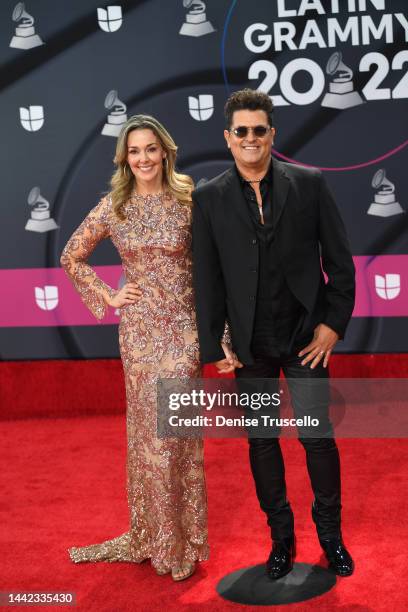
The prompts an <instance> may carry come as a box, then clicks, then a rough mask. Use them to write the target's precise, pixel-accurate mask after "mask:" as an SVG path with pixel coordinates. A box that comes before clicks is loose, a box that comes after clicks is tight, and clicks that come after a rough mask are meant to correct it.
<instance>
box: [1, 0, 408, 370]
mask: <svg viewBox="0 0 408 612" xmlns="http://www.w3.org/2000/svg"><path fill="white" fill-rule="evenodd" d="M0 15H1V20H0V46H1V58H2V59H1V62H2V65H1V76H0V82H1V85H0V86H1V113H0V126H1V127H0V129H1V136H2V138H1V142H0V152H1V156H2V160H1V169H2V190H3V196H2V200H1V206H0V210H1V240H0V251H1V260H0V261H1V263H0V266H1V269H0V279H1V280H0V286H1V300H0V326H1V328H0V338H1V349H0V350H1V358H2V359H27V358H29V359H36V358H58V357H62V358H64V357H69V356H72V357H110V356H117V355H118V341H117V323H118V320H119V313H117V312H114V311H113V310H112V311H111V312H110V313H109V315H108V316H107V318H106V319H105V320H104V321H103V322H102V323H98V322H97V321H96V320H95V319H93V318H92V315H91V314H90V313H89V312H88V311H87V309H86V308H85V306H84V305H83V304H82V302H81V301H80V299H79V297H78V295H77V294H76V293H75V291H74V289H73V288H72V286H71V285H70V283H69V281H68V280H67V279H66V278H65V275H64V273H63V271H62V270H61V268H60V265H59V257H60V254H61V250H62V248H63V246H64V244H65V242H66V241H67V239H68V237H69V236H70V234H71V233H72V231H73V230H74V228H75V227H76V226H77V225H79V223H80V222H81V220H82V219H83V218H84V217H85V215H86V214H87V213H88V211H89V210H90V209H91V208H92V207H93V206H94V205H95V204H96V203H97V202H98V200H99V199H100V197H101V195H102V194H104V193H106V192H107V190H108V181H109V178H110V176H111V173H112V170H113V165H112V158H113V155H114V149H115V143H116V138H117V135H118V132H119V130H120V127H121V125H122V123H123V122H124V121H126V119H127V117H129V116H130V115H132V114H136V113H148V114H152V115H154V116H156V117H157V118H158V119H159V120H160V121H162V122H163V123H164V125H165V126H166V127H167V128H168V129H169V131H170V132H171V134H172V135H173V136H174V138H175V140H176V142H177V143H178V145H179V168H180V170H182V171H183V172H186V173H188V174H190V175H191V176H192V177H193V178H194V180H195V181H196V182H198V181H203V180H208V179H209V178H211V177H213V176H215V175H216V174H219V173H220V172H222V171H223V170H225V169H226V168H228V167H229V165H230V164H231V159H230V157H229V154H228V151H227V150H226V148H225V144H224V139H223V128H224V122H223V105H224V102H225V99H226V97H227V96H228V94H229V93H230V92H231V91H234V90H236V89H240V88H242V87H244V86H249V87H252V88H257V89H260V90H262V91H265V92H267V93H268V94H269V95H270V96H271V97H272V98H273V101H274V104H275V107H276V112H275V124H276V129H277V138H276V142H275V144H276V149H275V151H274V154H275V155H276V156H278V157H279V158H280V159H283V160H285V161H289V162H293V163H301V164H306V165H311V166H317V167H319V168H321V169H322V170H323V171H324V172H325V175H326V178H327V181H328V182H329V184H330V186H331V188H332V190H333V191H334V193H335V195H336V199H337V201H338V204H339V207H340V209H341V211H342V214H343V217H344V220H345V223H346V225H347V229H348V233H349V237H350V241H351V245H352V250H353V255H354V258H355V264H356V268H357V301H356V307H355V311H354V315H353V319H352V322H351V324H350V327H349V331H348V334H347V337H346V339H345V341H344V342H343V343H340V345H339V350H340V351H345V352H353V351H359V352H360V351H361V352H367V351H374V352H393V351H406V350H407V349H408V333H407V331H408V326H407V316H408V237H407V236H408V234H407V210H408V147H407V145H408V140H407V138H408V136H407V125H408V112H407V111H408V46H407V40H408V6H407V3H406V0H256V1H255V2H254V1H253V0H206V1H205V2H204V1H202V0H129V1H119V2H118V4H112V5H106V4H103V3H101V2H98V1H92V0H70V1H69V2H64V1H62V0H60V1H55V0H28V1H27V2H25V3H23V2H18V3H15V2H13V1H12V0H3V1H2V3H1V6H0ZM90 263H91V264H92V265H94V266H95V268H96V270H97V271H98V273H99V274H100V276H101V277H102V278H103V279H104V280H106V281H107V282H108V283H110V284H111V285H112V286H114V287H117V286H119V285H120V284H121V283H122V282H123V278H122V277H121V272H122V271H121V266H120V260H119V257H118V255H117V253H116V251H115V249H114V247H113V246H112V244H111V243H110V242H108V241H105V242H103V243H102V244H100V245H99V246H98V247H97V249H96V251H95V252H94V254H93V255H92V257H91V260H90Z"/></svg>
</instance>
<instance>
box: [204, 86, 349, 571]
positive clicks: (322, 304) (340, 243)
mask: <svg viewBox="0 0 408 612" xmlns="http://www.w3.org/2000/svg"><path fill="white" fill-rule="evenodd" d="M272 111H273V105H272V102H271V100H270V97H269V96H268V95H266V94H264V93H261V92H257V91H253V90H250V89H244V90H242V91H238V92H236V93H234V94H232V95H231V96H230V98H229V99H228V100H227V102H226V105H225V118H226V130H225V132H224V136H225V140H226V142H227V146H228V147H229V149H230V150H231V153H232V155H233V157H234V161H235V164H234V166H233V167H232V168H230V169H229V170H227V171H226V172H224V173H223V174H221V175H220V176H218V177H216V178H214V179H213V180H211V181H209V182H207V183H205V184H204V185H203V186H201V187H200V188H198V189H197V190H196V191H194V192H193V264H194V289H195V294H196V312H197V325H198V334H199V341H200V351H201V359H202V362H203V363H213V364H215V365H216V367H217V368H218V371H219V372H221V373H222V372H230V371H234V370H235V369H236V376H237V377H238V378H239V381H238V382H239V383H243V382H246V383H248V382H249V381H248V379H251V378H258V379H270V380H271V381H272V380H274V381H277V380H278V378H279V372H280V370H281V369H282V370H283V372H284V374H285V377H286V378H287V380H288V385H289V388H290V391H291V398H292V404H293V408H294V412H295V415H296V416H303V415H306V414H311V415H312V416H318V417H319V430H318V434H317V436H318V437H310V436H309V437H300V438H299V439H300V442H301V443H302V444H303V446H304V448H305V451H306V462H307V469H308V473H309V477H310V481H311V486H312V489H313V492H314V497H315V499H314V502H313V506H312V517H313V520H314V522H315V524H316V529H317V533H318V537H319V540H320V544H321V546H322V548H323V550H324V552H325V554H326V557H327V559H328V561H329V565H330V567H331V568H332V569H333V570H334V571H335V572H336V573H337V574H338V575H340V576H348V575H350V574H352V572H353V567H354V565H353V560H352V558H351V556H350V554H349V553H348V551H347V550H346V548H345V546H344V543H343V539H342V533H341V526H340V511H341V500H340V461H339V453H338V449H337V446H336V443H335V441H334V439H333V431H332V427H331V423H330V421H329V418H328V404H329V393H328V370H327V365H328V362H329V359H330V355H331V353H332V350H333V348H334V346H335V344H336V343H337V341H338V340H339V339H340V338H342V337H343V336H344V333H345V330H346V327H347V324H348V322H349V319H350V317H351V314H352V310H353V306H354V291H355V285H354V265H353V261H352V257H351V253H350V248H349V245H348V241H347V237H346V232H345V228H344V224H343V222H342V220H341V217H340V214H339V212H338V210H337V207H336V204H335V202H334V199H333V197H332V195H331V193H330V191H329V189H328V187H327V185H326V182H325V180H324V178H323V176H322V173H321V172H320V171H319V170H317V169H309V168H304V167H301V166H297V165H292V164H286V163H283V162H281V161H278V160H276V159H274V158H272V156H271V147H272V145H273V141H274V137H275V128H274V127H273V123H272ZM320 262H321V263H322V266H323V269H324V271H325V273H326V274H327V277H328V281H327V283H325V280H324V276H323V273H322V269H321V263H320ZM226 321H227V322H228V326H229V330H230V334H231V342H232V347H230V346H228V345H227V344H225V343H224V342H222V340H223V331H224V325H225V322H226ZM317 382H319V383H322V382H323V385H324V388H323V394H322V387H321V384H320V385H319V384H317V385H316V383H317ZM302 384H303V387H302ZM304 385H306V387H305V386H304ZM305 389H306V391H305ZM248 441H249V456H250V464H251V469H252V474H253V477H254V481H255V487H256V492H257V496H258V499H259V502H260V506H261V508H262V510H263V511H264V512H265V513H266V515H267V521H268V525H269V526H270V528H271V535H272V540H273V546H272V550H271V553H270V555H269V558H268V561H267V566H266V567H267V573H268V575H269V577H270V578H271V579H278V578H280V577H282V576H284V575H285V574H287V573H288V572H289V571H291V569H292V567H293V560H294V556H295V536H294V522H293V513H292V510H291V507H290V504H289V502H288V500H287V498H286V484H285V474H284V464H283V458H282V453H281V449H280V445H279V439H278V436H276V437H272V438H271V437H267V436H265V437H249V439H248Z"/></svg>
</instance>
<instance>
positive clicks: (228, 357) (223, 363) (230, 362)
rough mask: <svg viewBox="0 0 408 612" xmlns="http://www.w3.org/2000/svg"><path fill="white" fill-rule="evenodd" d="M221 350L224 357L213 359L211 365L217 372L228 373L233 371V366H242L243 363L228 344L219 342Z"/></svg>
mask: <svg viewBox="0 0 408 612" xmlns="http://www.w3.org/2000/svg"><path fill="white" fill-rule="evenodd" d="M221 346H222V350H223V351H224V355H225V358H224V359H220V360H219V361H214V363H213V365H215V367H216V368H217V370H218V374H229V373H230V372H233V371H234V370H235V368H242V367H243V364H242V363H241V362H240V361H239V360H238V357H237V356H236V354H235V353H234V352H233V351H232V350H231V348H230V347H229V346H228V344H225V343H224V342H221Z"/></svg>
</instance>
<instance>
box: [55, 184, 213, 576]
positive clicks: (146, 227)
mask: <svg viewBox="0 0 408 612" xmlns="http://www.w3.org/2000/svg"><path fill="white" fill-rule="evenodd" d="M123 210H124V213H125V215H126V220H125V221H120V220H119V219H118V218H117V217H116V216H115V213H114V212H113V210H112V202H111V198H110V196H109V195H108V196H106V197H105V198H103V199H102V200H101V201H100V202H99V204H98V205H97V206H96V207H95V208H94V209H93V210H91V212H90V213H89V215H88V216H87V217H86V218H85V220H84V221H83V222H82V224H81V225H80V226H79V227H78V229H77V230H76V231H75V232H74V233H73V235H72V236H71V238H70V239H69V241H68V243H67V244H66V246H65V248H64V250H63V253H62V256H61V265H62V266H63V268H64V269H65V271H66V273H67V274H68V276H69V278H70V279H71V281H72V282H73V284H74V286H75V287H76V289H77V290H78V292H79V293H80V296H81V298H82V300H83V302H84V303H85V304H86V306H88V308H89V309H90V310H91V312H92V313H93V314H94V315H95V317H96V318H97V319H102V318H103V317H104V315H105V312H106V304H105V302H104V300H103V297H102V291H103V290H105V291H107V292H108V293H109V294H110V295H111V296H112V295H113V294H114V290H113V289H112V288H111V287H109V286H107V285H106V284H105V283H104V282H103V281H102V280H101V279H100V278H99V277H98V276H97V275H96V273H95V272H94V270H93V269H92V268H91V267H90V266H89V265H88V264H87V263H86V262H87V259H88V257H89V255H90V254H91V253H92V251H93V250H94V248H95V247H96V245H97V244H98V243H99V242H100V241H101V240H103V239H105V238H110V239H111V241H112V242H113V244H114V246H115V247H116V249H117V250H118V252H119V255H120V257H121V260H122V264H123V269H124V275H125V279H126V282H135V283H137V284H138V286H139V288H140V289H141V290H142V297H140V298H137V301H136V303H134V304H127V305H125V306H123V307H122V308H121V309H120V323H119V347H120V354H121V358H122V363H123V369H124V373H125V384H126V400H127V414H126V426H127V493H128V504H129V514H130V525H129V530H128V531H127V532H126V533H123V534H121V535H119V536H117V537H115V538H113V539H111V540H107V541H105V542H102V543H100V544H93V545H90V546H81V547H74V548H71V549H69V554H70V557H71V559H72V560H73V561H74V562H75V563H79V562H84V561H111V562H112V561H128V562H129V561H130V562H135V563H139V562H141V561H142V560H144V559H146V558H150V559H151V563H152V565H153V566H154V567H166V568H168V569H169V568H171V567H175V566H179V565H180V564H185V563H189V562H192V561H196V560H200V561H201V560H205V559H207V558H208V544H207V499H206V489H205V480H204V471H203V443H202V440H200V439H175V438H162V439H159V438H157V435H156V434H157V413H156V382H157V380H158V378H174V377H197V376H200V364H199V346H198V338H197V331H196V324H195V314H194V300H193V289H192V270H191V268H192V261H191V207H189V206H188V205H185V204H181V203H180V202H178V201H177V200H175V199H174V198H173V197H172V196H170V195H169V194H165V193H164V194H157V195H151V196H140V195H133V196H131V197H130V199H129V200H128V201H127V203H126V204H125V205H124V208H123Z"/></svg>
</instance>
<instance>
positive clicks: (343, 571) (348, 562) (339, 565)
mask: <svg viewBox="0 0 408 612" xmlns="http://www.w3.org/2000/svg"><path fill="white" fill-rule="evenodd" d="M320 545H321V547H322V548H323V551H324V553H325V555H326V557H327V560H328V562H329V567H330V568H331V569H332V570H333V571H334V573H335V574H337V575H338V576H351V574H352V573H353V571H354V561H353V559H352V558H351V555H350V553H349V552H348V550H347V549H346V547H345V546H344V544H343V541H342V539H341V538H333V539H330V540H320Z"/></svg>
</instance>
